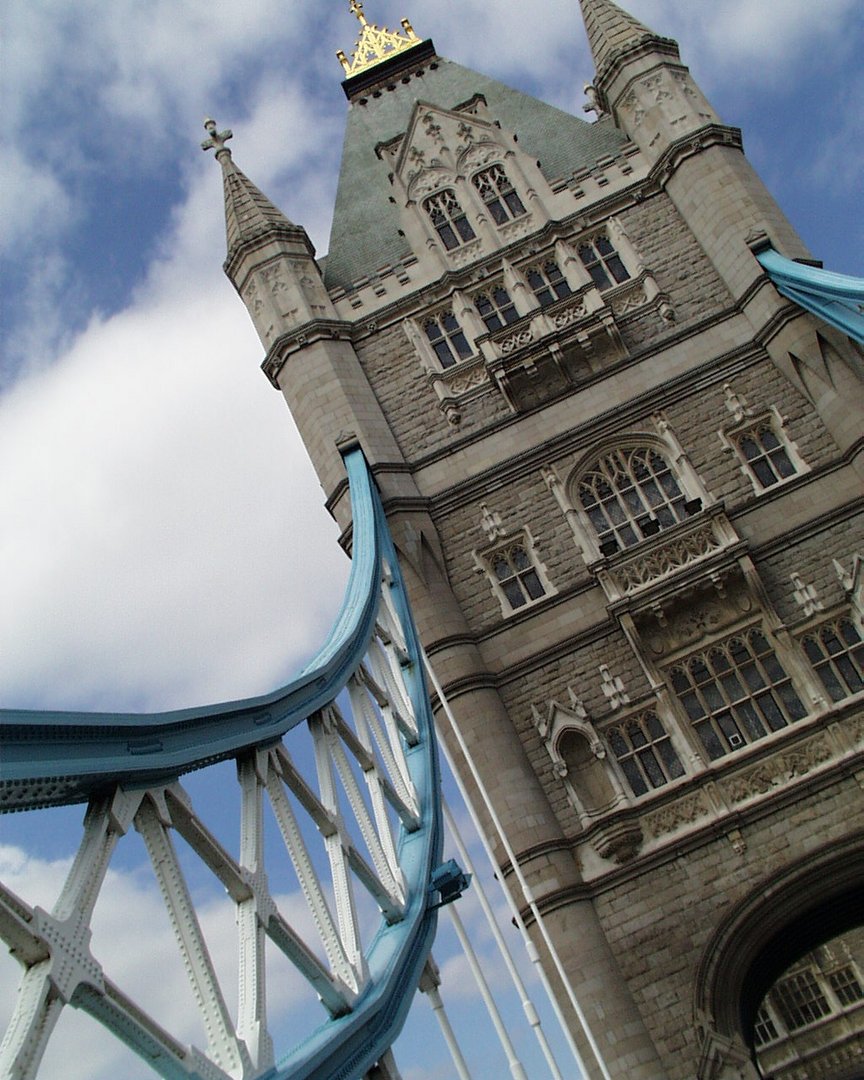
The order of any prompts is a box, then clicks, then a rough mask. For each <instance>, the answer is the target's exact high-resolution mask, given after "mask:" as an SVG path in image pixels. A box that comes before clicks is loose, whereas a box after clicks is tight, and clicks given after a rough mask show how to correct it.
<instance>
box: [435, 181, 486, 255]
mask: <svg viewBox="0 0 864 1080" xmlns="http://www.w3.org/2000/svg"><path fill="white" fill-rule="evenodd" d="M422 206H423V210H424V212H425V214H426V218H427V220H428V221H429V223H430V224H431V226H432V229H433V230H434V232H435V234H436V235H437V237H438V239H439V240H440V242H441V244H442V246H443V247H444V250H445V251H448V252H449V251H456V250H457V249H458V248H461V247H464V246H465V245H466V244H470V243H471V242H472V241H473V240H476V239H477V233H476V232H475V231H474V227H473V226H472V224H471V222H470V221H469V220H468V215H467V214H466V213H465V210H464V209H463V207H462V203H461V202H460V201H459V197H458V196H457V194H456V191H455V189H454V188H452V187H442V188H438V190H437V191H433V192H432V193H431V195H427V196H426V198H425V199H423V203H422Z"/></svg>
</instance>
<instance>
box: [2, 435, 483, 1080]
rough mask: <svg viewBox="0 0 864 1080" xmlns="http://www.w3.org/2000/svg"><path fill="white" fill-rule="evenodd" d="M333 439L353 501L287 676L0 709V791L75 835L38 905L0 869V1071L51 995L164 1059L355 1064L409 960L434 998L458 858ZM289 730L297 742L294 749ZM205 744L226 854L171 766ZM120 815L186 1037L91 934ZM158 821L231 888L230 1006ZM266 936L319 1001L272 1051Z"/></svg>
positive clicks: (307, 1072)
mask: <svg viewBox="0 0 864 1080" xmlns="http://www.w3.org/2000/svg"><path fill="white" fill-rule="evenodd" d="M344 458H345V466H346V469H347V472H348V476H349V481H350V488H351V501H352V513H353V522H354V527H353V529H354V531H353V558H352V566H351V574H350V579H349V583H348V588H347V593H346V596H345V599H344V601H343V605H342V608H341V610H340V613H339V615H338V617H337V619H336V622H335V625H334V627H333V630H332V632H331V634H330V636H329V638H328V640H327V642H326V644H325V645H324V647H323V648H322V649H321V651H320V652H319V653H318V655H317V656H316V657H315V659H314V660H313V661H312V662H311V663H310V664H309V665H308V666H307V667H306V668H305V670H304V671H303V672H302V673H301V674H300V675H299V676H298V677H297V678H296V679H294V681H293V682H291V683H289V684H288V685H287V686H285V687H283V688H281V689H279V690H277V691H275V692H273V693H270V694H267V695H265V696H263V697H256V698H251V699H249V700H245V701H239V702H231V703H228V704H221V705H214V706H205V707H201V708H193V709H185V710H181V711H175V712H167V713H159V714H153V715H129V714H98V713H59V712H30V711H14V710H12V711H6V712H3V713H2V714H0V736H2V772H0V808H2V810H3V811H4V812H9V811H21V810H26V811H35V810H39V809H44V808H46V807H53V806H60V805H66V804H70V803H86V804H87V811H86V815H85V819H84V825H83V836H82V839H81V843H80V847H79V849H78V852H77V855H76V857H75V859H74V862H73V865H72V867H71V869H70V871H69V874H68V877H67V879H66V881H65V884H64V886H63V888H62V891H61V894H60V897H59V899H58V900H57V902H56V904H55V906H54V908H53V910H52V911H51V912H50V913H49V912H47V911H44V910H41V909H40V908H38V907H35V908H33V907H30V906H28V904H26V903H25V902H24V901H23V900H21V899H20V898H19V897H17V896H16V895H14V893H12V892H11V891H10V890H9V889H8V888H6V886H5V885H2V884H0V937H2V938H3V940H4V941H5V942H6V944H7V945H8V946H9V948H10V949H11V951H12V953H13V955H14V956H15V957H16V959H17V960H18V961H19V962H20V964H21V965H22V966H23V969H24V972H23V977H22V981H21V985H20V989H19V992H18V997H17V1004H16V1006H15V1010H14V1013H13V1016H12V1019H11V1022H10V1024H9V1028H8V1030H7V1033H6V1036H5V1039H4V1040H3V1043H2V1046H0V1076H2V1077H4V1078H6V1080H28V1078H31V1077H36V1076H37V1073H38V1070H39V1066H40V1061H41V1060H42V1057H43V1053H44V1051H45V1047H46V1045H47V1043H48V1040H49V1039H50V1037H51V1034H52V1031H53V1030H54V1027H55V1025H56V1022H57V1019H58V1017H59V1015H60V1013H61V1010H62V1009H63V1008H64V1007H65V1006H66V1005H72V1006H74V1007H76V1008H78V1009H80V1010H83V1011H84V1012H86V1013H88V1014H90V1016H91V1017H93V1018H94V1019H95V1020H97V1021H98V1022H99V1023H100V1024H102V1025H103V1026H104V1027H105V1028H107V1029H108V1030H109V1031H110V1032H112V1033H113V1034H114V1035H115V1036H116V1037H117V1038H118V1039H121V1040H122V1041H123V1042H124V1043H126V1044H127V1045H128V1046H129V1047H131V1048H132V1050H134V1051H135V1052H136V1053H137V1054H138V1055H140V1057H141V1058H143V1059H144V1060H145V1061H146V1062H148V1063H149V1064H150V1065H151V1067H152V1069H153V1071H154V1073H155V1074H157V1075H159V1076H162V1077H165V1078H170V1080H180V1078H189V1077H196V1078H201V1080H225V1078H228V1077H231V1078H235V1080H240V1078H242V1080H249V1078H256V1080H257V1078H260V1080H264V1078H265V1077H266V1078H267V1080H282V1078H288V1077H291V1078H297V1080H299V1078H310V1080H311V1078H318V1080H336V1078H340V1077H344V1078H345V1080H352V1078H356V1077H360V1076H363V1075H365V1074H367V1073H369V1072H370V1070H375V1071H374V1075H376V1076H382V1077H384V1076H388V1075H396V1073H395V1066H393V1064H392V1055H391V1054H390V1052H389V1048H390V1046H391V1044H392V1042H393V1040H394V1038H395V1037H396V1035H397V1034H398V1032H399V1030H400V1029H401V1026H402V1023H403V1021H404V1018H405V1014H406V1012H407V1010H408V1008H409V1006H410V1004H411V1001H412V998H413V996H414V991H415V989H416V988H417V987H418V985H420V984H421V981H422V982H423V984H424V988H425V989H426V990H429V991H431V993H432V996H433V1005H435V1004H436V1002H435V1000H434V999H435V996H436V981H437V979H436V974H435V967H434V963H432V962H430V948H431V946H432V942H433V939H434V936H435V929H436V919H437V910H438V908H439V907H440V906H441V905H442V904H443V903H446V902H448V901H449V900H452V899H455V898H456V896H458V895H459V893H460V892H461V891H462V889H463V888H464V887H465V885H466V884H467V879H466V877H465V875H463V874H462V872H461V871H460V870H459V868H458V867H457V866H456V864H455V863H453V862H448V863H445V864H444V865H442V858H441V852H442V830H443V825H442V804H441V791H440V775H439V767H438V758H437V752H436V746H435V736H434V729H433V722H432V714H431V710H430V705H429V694H428V691H427V688H426V683H425V679H424V674H423V660H422V656H421V651H420V645H419V642H418V639H417V636H416V632H415V629H414V626H413V623H412V620H411V614H410V611H409V607H408V602H407V598H406V594H405V590H404V586H403V583H402V579H401V576H400V572H399V566H398V563H397V560H396V556H395V552H394V548H393V545H392V542H391V540H390V536H389V532H388V529H387V523H386V519H385V517H384V513H383V511H382V508H381V505H380V502H379V499H378V496H377V492H376V490H375V487H374V484H373V482H372V480H371V477H370V474H369V471H368V469H367V466H366V463H365V460H364V458H363V455H362V452H361V451H360V450H359V449H357V448H354V449H351V450H349V451H348V452H346V453H345V455H344ZM301 734H302V737H303V739H304V741H305V742H306V743H307V744H308V745H307V747H306V749H303V748H300V749H299V752H298V751H297V748H296V743H297V740H298V737H299V736H300V735H301ZM226 759H232V760H233V761H235V762H236V768H237V779H238V782H239V789H240V790H239V817H240V821H239V832H240V842H239V853H238V854H237V855H236V856H235V855H232V854H230V853H229V851H228V850H227V849H226V847H225V846H223V843H222V842H221V841H220V840H219V839H218V838H217V836H216V835H214V832H213V831H211V829H210V828H209V827H208V825H207V824H206V823H205V817H206V815H205V814H203V813H201V814H199V811H198V810H196V806H195V805H194V803H193V801H192V799H191V798H190V796H189V794H188V792H187V791H186V790H185V789H184V786H183V784H182V783H181V777H183V776H184V774H189V773H192V772H194V771H197V770H201V769H204V768H206V767H210V766H213V765H214V764H216V763H219V762H223V761H225V760H226ZM301 759H302V760H301ZM265 800H267V801H269V804H270V807H271V808H272V813H273V816H274V817H275V820H276V822H277V823H278V832H279V833H280V834H281V839H282V841H283V842H284V846H283V848H282V850H281V855H282V857H283V861H284V858H285V856H286V854H287V858H288V859H289V860H290V863H291V864H292V865H293V872H294V875H295V877H296V882H297V883H298V884H299V889H300V891H301V893H302V896H303V899H304V900H305V911H304V916H303V917H302V918H301V919H299V920H298V919H297V918H294V919H293V920H292V919H291V918H289V915H288V914H287V913H286V912H285V911H284V910H280V905H279V902H278V900H277V896H276V895H275V893H276V890H275V889H274V890H272V891H271V888H270V886H269V885H268V866H267V858H268V857H269V853H268V852H267V850H266V849H265V843H264V805H265ZM132 827H134V829H135V830H137V832H138V833H139V834H140V836H141V837H142V839H143V842H144V845H145V847H146V850H147V853H148V855H149V857H150V861H151V863H152V866H153V871H154V873H155V876H156V879H157V882H158V886H159V891H160V893H161V896H162V900H163V903H164V905H165V908H166V909H167V913H168V916H169V919H170V923H171V926H172V928H173V931H174V935H175V938H176V945H177V948H178V950H179V952H180V955H181V957H182V961H183V966H184V967H185V970H186V974H187V976H188V980H189V982H190V984H191V987H192V991H193V994H194V998H195V1000H196V1002H197V1005H198V1008H199V1010H200V1014H201V1019H202V1021H203V1027H204V1029H205V1031H206V1042H207V1045H206V1048H204V1049H198V1048H194V1047H190V1046H187V1045H184V1044H183V1043H182V1042H181V1041H180V1040H179V1039H177V1038H176V1037H175V1036H173V1035H172V1034H171V1033H170V1032H169V1031H167V1030H165V1029H164V1028H163V1027H162V1025H161V1024H160V1023H158V1022H157V1021H156V1020H154V1019H153V1018H152V1017H151V1016H149V1015H148V1013H147V1012H146V1011H145V1009H143V1008H142V1007H141V1005H140V1004H139V1003H137V1002H136V1000H135V996H134V993H135V988H134V987H132V988H130V987H121V986H118V985H115V983H114V982H112V980H111V979H110V978H109V976H108V974H107V973H106V972H105V971H104V970H103V968H102V966H101V965H100V963H99V960H98V958H97V957H96V956H94V955H93V953H92V952H91V949H90V939H91V917H92V915H93V911H94V907H95V905H96V903H97V899H98V897H99V894H100V890H101V889H102V888H103V886H104V885H105V881H106V873H107V871H108V867H109V863H110V860H111V857H112V854H113V853H114V852H115V849H116V848H117V846H118V844H120V843H121V842H122V841H123V837H124V835H125V834H127V832H128V831H129V830H130V829H131V828H132ZM172 834H176V835H177V836H179V837H182V839H183V841H185V845H186V846H188V849H189V850H190V851H191V852H193V853H194V856H195V858H197V860H199V861H200V863H201V864H203V866H204V867H206V868H207V869H209V871H211V872H212V874H214V875H215V877H216V878H217V879H218V881H219V882H220V883H221V885H222V886H223V887H224V889H225V890H226V891H227V893H228V895H229V896H230V898H231V899H232V900H233V901H234V903H235V904H236V922H237V947H238V950H239V972H240V985H239V1005H238V1009H237V1016H236V1018H234V1017H232V1016H231V1015H229V1010H228V1008H227V1007H226V1003H225V1002H226V995H225V993H224V991H223V988H222V986H221V985H220V981H219V978H218V977H217V973H216V966H214V964H213V962H212V960H211V957H210V954H209V953H208V950H207V945H206V942H205V938H204V935H203V933H202V930H201V926H200V920H199V918H198V915H197V914H196V908H195V904H194V902H193V890H192V889H191V888H190V886H189V884H188V883H187V880H186V876H185V875H184V867H183V864H182V862H181V859H180V858H179V857H178V851H177V848H176V845H175V842H174V840H173V837H172ZM363 897H365V898H366V901H365V903H366V909H365V910H364V900H363ZM369 898H371V901H372V905H371V906H372V908H374V912H375V917H374V919H373V920H371V922H372V925H371V926H370V925H369V923H370V919H369V910H368V909H369V908H370V904H369ZM129 929H130V937H131V941H130V947H131V948H134V947H135V945H134V933H135V928H134V926H130V928H129ZM267 942H269V948H275V949H276V950H278V951H279V952H281V953H282V954H284V956H285V957H287V958H288V959H289V960H290V962H291V963H292V964H293V965H294V967H295V968H296V970H297V971H299V972H300V973H301V974H302V976H303V977H304V978H305V980H307V982H308V983H309V985H310V986H311V988H312V989H313V990H314V994H315V995H317V998H318V999H319V1000H320V1003H321V1006H323V1012H322V1015H321V1020H320V1023H317V1026H316V1024H315V1023H313V1024H312V1025H311V1030H310V1031H309V1032H308V1033H307V1034H306V1035H305V1037H304V1038H302V1039H301V1040H300V1042H299V1044H298V1045H296V1046H294V1048H293V1049H292V1048H290V1047H285V1048H280V1049H279V1051H278V1052H277V1051H275V1050H274V1041H275V1040H274V1038H273V1036H272V1032H271V1030H270V1028H269V1026H268V1012H267V1001H266V966H265V959H266V956H267V954H268V948H267V947H265V946H266V945H267ZM438 1007H439V1008H440V999H439V1001H438ZM445 1025H446V1021H445ZM457 1054H458V1051H457ZM460 1075H462V1073H460ZM465 1075H467V1073H466V1074H465Z"/></svg>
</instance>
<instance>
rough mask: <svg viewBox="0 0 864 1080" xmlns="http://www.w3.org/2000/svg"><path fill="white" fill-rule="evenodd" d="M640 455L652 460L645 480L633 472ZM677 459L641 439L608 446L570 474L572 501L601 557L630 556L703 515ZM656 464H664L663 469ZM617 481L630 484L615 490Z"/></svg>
mask: <svg viewBox="0 0 864 1080" xmlns="http://www.w3.org/2000/svg"><path fill="white" fill-rule="evenodd" d="M636 455H644V456H645V457H647V458H648V459H649V461H650V465H651V467H650V468H648V470H647V474H643V473H642V471H641V469H639V470H637V469H636V468H635V465H636V462H635V460H634V459H635V457H636ZM677 457H678V455H677V454H675V453H674V452H673V450H672V449H671V448H670V447H669V446H668V445H667V444H666V443H665V442H664V441H661V440H658V439H656V438H654V437H652V436H651V435H647V434H646V435H638V434H637V435H634V436H633V437H632V438H630V439H627V440H616V441H615V442H614V443H612V444H607V445H605V446H604V447H603V448H602V450H601V452H600V453H599V454H597V453H594V454H592V455H591V456H590V457H588V458H587V459H583V461H582V462H581V463H580V465H579V466H578V467H577V469H575V470H574V471H573V472H572V473H571V475H570V478H569V480H568V484H567V488H568V492H569V496H570V501H571V503H572V505H573V506H574V507H575V509H576V512H577V514H578V517H579V521H580V523H581V525H582V531H583V534H584V536H585V538H586V539H587V540H588V541H589V544H590V548H591V549H592V550H593V551H595V552H596V553H597V556H598V557H604V558H608V557H609V556H610V555H614V554H616V553H617V552H620V551H629V550H631V549H632V548H635V547H637V546H638V545H639V544H641V543H643V542H645V541H647V540H650V539H651V538H652V537H653V536H656V535H657V534H658V533H661V532H665V531H667V530H669V529H672V528H674V527H675V526H676V525H679V524H681V523H682V522H683V521H686V520H687V519H688V518H689V517H691V516H692V514H693V513H696V512H698V510H699V509H701V506H702V502H701V498H702V496H701V493H700V494H696V493H695V492H694V490H693V484H692V482H691V481H690V478H689V477H688V476H686V475H685V473H684V470H683V469H681V468H680V467H679V465H678V462H677V460H676V459H677ZM655 462H658V463H661V462H662V466H663V468H662V469H659V468H658V467H657V466H656V465H655ZM617 475H620V476H621V477H622V479H623V478H625V477H626V478H627V479H629V480H630V481H631V483H629V484H628V483H622V484H621V485H620V486H619V487H617V488H616V487H614V485H613V484H612V482H611V481H612V480H613V479H615V477H616V476H617ZM593 477H596V478H597V479H596V480H594V479H593ZM604 481H605V484H606V486H605V487H604V486H603V482H604ZM652 482H653V484H652ZM592 488H593V492H592V491H591V490H590V489H592ZM643 495H644V497H643ZM592 497H593V501H590V499H591V498H592ZM637 499H638V503H639V505H638V506H637ZM658 512H659V515H658ZM601 526H602V527H601Z"/></svg>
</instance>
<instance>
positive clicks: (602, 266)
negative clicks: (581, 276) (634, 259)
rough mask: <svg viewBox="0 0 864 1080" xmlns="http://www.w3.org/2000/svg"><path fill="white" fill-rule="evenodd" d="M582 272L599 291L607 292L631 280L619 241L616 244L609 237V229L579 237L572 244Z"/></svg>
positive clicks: (630, 272) (631, 275) (631, 274)
mask: <svg viewBox="0 0 864 1080" xmlns="http://www.w3.org/2000/svg"><path fill="white" fill-rule="evenodd" d="M573 246H574V247H575V249H576V256H577V259H578V262H579V265H580V266H581V268H582V270H583V271H584V273H586V274H587V275H588V277H590V279H591V282H592V284H593V285H594V287H595V288H596V289H597V290H598V291H599V292H608V291H609V290H610V289H616V288H617V287H618V286H619V285H624V284H626V283H627V282H628V281H632V280H633V273H632V271H631V270H630V268H629V267H628V266H627V263H626V262H625V260H624V258H623V256H622V251H621V248H620V243H619V245H618V246H616V245H615V244H614V243H613V242H612V240H611V239H610V237H609V230H607V229H601V230H600V231H599V232H595V233H592V234H590V235H588V236H584V237H580V238H579V239H578V240H576V242H575V243H574V245H573Z"/></svg>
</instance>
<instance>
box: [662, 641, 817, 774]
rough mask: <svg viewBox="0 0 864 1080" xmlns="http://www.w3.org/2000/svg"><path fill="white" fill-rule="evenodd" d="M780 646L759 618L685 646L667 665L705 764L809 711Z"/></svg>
mask: <svg viewBox="0 0 864 1080" xmlns="http://www.w3.org/2000/svg"><path fill="white" fill-rule="evenodd" d="M757 638H758V639H760V641H761V644H760V643H759V642H757V641H756V639H757ZM733 650H734V651H733ZM779 651H780V650H778V649H777V647H776V642H775V641H774V640H773V639H772V636H771V634H770V633H769V632H768V630H767V628H766V627H764V626H763V625H762V624H761V623H760V624H756V625H751V626H749V627H745V628H743V629H739V630H737V631H736V632H735V633H732V634H729V635H727V636H726V637H724V638H721V639H719V640H718V641H715V642H712V643H711V644H709V645H706V646H703V647H702V648H700V649H698V650H695V651H693V652H690V653H688V654H686V655H685V656H683V657H680V658H679V659H677V660H676V661H675V662H674V663H672V664H670V665H669V666H668V668H666V670H665V676H666V679H667V682H668V683H669V687H670V690H671V697H672V700H673V701H674V702H675V703H676V706H677V708H678V709H679V711H680V713H681V715H682V717H683V720H684V722H685V723H686V724H687V725H688V727H689V729H690V731H691V732H692V733H693V735H694V736H695V745H696V746H697V747H698V748H699V751H700V753H701V755H702V757H703V758H704V760H706V761H707V762H708V763H709V764H711V763H713V762H715V761H721V760H723V759H724V758H727V757H729V756H730V755H734V754H736V753H738V752H739V751H740V750H745V749H746V748H747V747H748V746H752V745H753V744H754V743H757V742H761V740H762V739H764V738H768V737H770V736H771V735H773V734H776V733H777V732H781V731H785V730H787V729H788V728H790V727H792V726H793V725H794V724H797V723H799V722H800V721H802V720H805V719H806V718H807V716H808V715H809V710H808V706H807V704H806V703H805V698H804V697H802V695H801V694H800V693H799V688H798V686H797V685H796V683H795V681H794V678H793V675H792V673H791V671H794V668H792V665H787V666H788V667H789V668H790V670H787V666H784V663H783V661H782V660H781V659H780V657H778V652H779ZM785 659H786V658H785V657H783V660H785Z"/></svg>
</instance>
